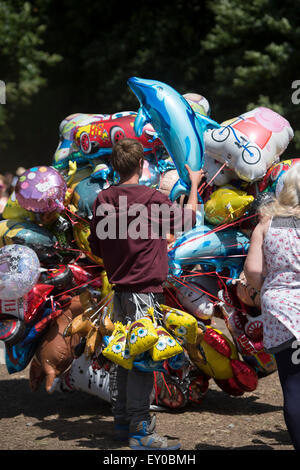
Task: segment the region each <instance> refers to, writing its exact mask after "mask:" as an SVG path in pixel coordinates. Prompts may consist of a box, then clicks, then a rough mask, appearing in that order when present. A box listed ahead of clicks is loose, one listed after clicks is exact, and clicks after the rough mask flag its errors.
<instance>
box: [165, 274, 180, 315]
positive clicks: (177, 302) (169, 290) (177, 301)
mask: <svg viewBox="0 0 300 470" xmlns="http://www.w3.org/2000/svg"><path fill="white" fill-rule="evenodd" d="M167 282H168V283H169V284H170V286H172V287H173V288H174V289H175V290H176V291H177V290H179V289H177V287H176V286H174V285H173V284H172V283H171V282H170V281H167ZM166 290H167V292H168V294H169V295H170V296H171V298H172V300H174V301H175V302H176V304H177V305H179V307H180V308H181V309H182V310H184V307H183V305H181V303H180V301H179V299H177V298H176V297H175V296H174V295H173V293H172V292H171V289H169V288H168V287H167V289H166Z"/></svg>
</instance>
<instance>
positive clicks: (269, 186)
mask: <svg viewBox="0 0 300 470" xmlns="http://www.w3.org/2000/svg"><path fill="white" fill-rule="evenodd" d="M299 162H300V158H293V159H291V160H283V161H281V162H279V163H276V165H273V166H272V167H271V168H270V169H269V171H268V172H267V174H266V176H265V177H264V178H263V180H262V181H261V182H260V183H259V186H258V187H259V191H268V192H273V193H275V194H276V190H277V185H278V184H279V180H280V181H281V184H282V183H283V181H284V175H285V173H286V172H287V171H288V170H289V169H290V168H291V167H292V166H294V165H295V164H296V163H299Z"/></svg>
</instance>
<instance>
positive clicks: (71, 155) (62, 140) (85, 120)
mask: <svg viewBox="0 0 300 470" xmlns="http://www.w3.org/2000/svg"><path fill="white" fill-rule="evenodd" d="M106 116H107V117H108V116H109V115H105V114H85V113H75V114H71V115H70V116H67V117H66V118H65V119H64V120H63V121H62V122H61V123H60V125H59V143H58V146H57V149H56V151H55V154H54V156H53V162H52V164H53V166H54V167H55V168H58V169H63V168H67V167H68V165H69V160H70V159H71V160H73V161H77V162H79V163H83V162H84V163H86V157H85V155H82V153H81V152H80V151H79V147H78V146H77V145H76V143H75V141H74V133H75V132H76V130H77V128H78V127H79V126H86V125H88V124H91V123H93V122H95V121H99V120H102V119H105V117H106Z"/></svg>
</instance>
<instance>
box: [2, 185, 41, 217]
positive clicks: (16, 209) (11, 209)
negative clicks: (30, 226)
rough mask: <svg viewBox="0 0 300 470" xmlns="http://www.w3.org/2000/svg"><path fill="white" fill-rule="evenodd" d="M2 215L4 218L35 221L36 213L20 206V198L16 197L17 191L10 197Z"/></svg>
mask: <svg viewBox="0 0 300 470" xmlns="http://www.w3.org/2000/svg"><path fill="white" fill-rule="evenodd" d="M2 217H3V219H16V220H28V221H31V222H34V221H35V214H34V213H33V212H29V211H27V210H26V209H24V208H23V207H22V206H20V204H19V202H18V200H17V199H16V193H15V191H14V192H13V193H12V194H11V196H10V197H9V199H8V201H7V204H6V206H5V208H4V211H3V213H2Z"/></svg>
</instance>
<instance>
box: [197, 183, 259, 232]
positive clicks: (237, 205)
mask: <svg viewBox="0 0 300 470" xmlns="http://www.w3.org/2000/svg"><path fill="white" fill-rule="evenodd" d="M252 201H254V197H253V196H250V195H248V194H247V193H246V192H245V191H242V190H240V189H237V188H235V187H234V186H231V185H227V186H223V187H221V188H219V189H217V190H216V191H214V192H213V193H212V195H211V196H210V198H209V199H208V201H206V203H205V205H204V212H205V215H204V217H205V219H206V220H207V221H208V222H209V223H211V224H213V225H217V224H221V223H226V222H231V221H233V220H236V219H238V218H239V217H241V216H242V215H243V214H244V213H245V211H246V209H247V206H248V205H249V204H250V203H251V202H252Z"/></svg>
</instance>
